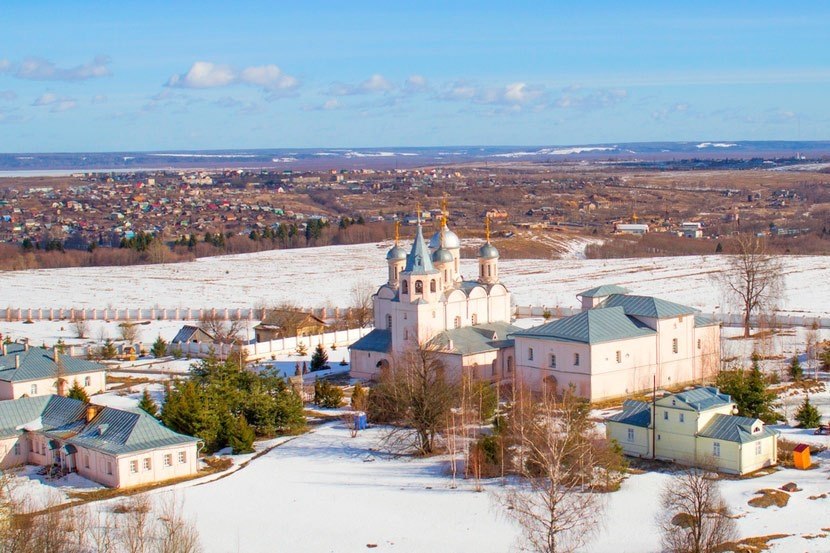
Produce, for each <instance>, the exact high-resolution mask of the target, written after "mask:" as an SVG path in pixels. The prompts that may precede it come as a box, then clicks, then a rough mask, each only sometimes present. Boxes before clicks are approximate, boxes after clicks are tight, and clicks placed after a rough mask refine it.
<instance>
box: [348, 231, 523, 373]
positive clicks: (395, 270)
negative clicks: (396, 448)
mask: <svg viewBox="0 0 830 553" xmlns="http://www.w3.org/2000/svg"><path fill="white" fill-rule="evenodd" d="M460 253H461V242H460V240H459V239H458V236H456V234H455V233H454V232H452V231H451V230H450V229H449V228H448V227H447V223H446V218H444V219H443V221H442V227H441V229H440V230H439V231H438V232H436V233H435V234H434V235H433V236H432V239H431V240H430V242H429V247H427V244H426V241H425V240H424V236H423V231H422V227H421V223H420V220H418V221H417V228H416V234H415V240H414V241H413V243H412V246H411V248H410V251H409V253H407V252H406V250H404V249H403V248H402V247H401V246H400V245H399V244H398V240H397V239H396V240H395V246H394V247H393V248H392V249H390V250H389V252H388V253H387V255H386V260H387V265H388V270H389V272H388V278H387V282H386V284H384V285H382V286H381V287H380V288H379V289H378V291H377V293H376V294H375V295H374V296H373V298H372V301H373V308H374V323H375V328H374V330H372V332H370V333H369V334H368V335H366V336H364V337H363V338H361V339H360V340H358V341H357V342H355V343H354V344H352V345H351V346H350V359H351V374H352V376H354V377H357V378H366V379H371V378H375V377H377V376H378V375H379V373H380V370H381V369H382V368H384V367H388V366H392V365H394V359H395V358H396V357H399V356H401V355H403V354H404V353H405V352H407V351H408V350H413V349H415V348H417V347H418V346H419V345H421V346H428V347H430V348H434V349H435V350H436V351H438V352H439V355H440V357H441V359H442V361H443V362H444V363H445V365H446V366H447V368H448V369H449V370H450V373H451V374H453V375H455V376H458V375H460V374H461V371H462V369H464V370H468V371H471V372H472V373H473V374H474V375H475V376H477V377H478V378H486V379H491V380H500V379H502V378H506V377H508V376H511V375H512V372H513V365H514V361H513V344H512V341H510V340H509V339H508V335H509V334H510V333H512V332H515V331H516V330H518V328H517V327H514V326H513V325H511V324H510V316H511V308H510V293H509V292H508V291H507V288H506V287H505V286H504V285H503V284H502V283H501V282H500V281H499V272H498V271H499V267H498V259H499V252H498V250H497V249H496V248H495V247H494V246H493V245H492V244H491V243H490V240H489V232H488V239H487V242H486V243H485V244H484V245H483V246H482V247H481V248H480V249H479V251H478V275H477V278H475V279H474V280H473V279H465V278H464V277H463V276H462V275H461V271H460V258H461V255H460Z"/></svg>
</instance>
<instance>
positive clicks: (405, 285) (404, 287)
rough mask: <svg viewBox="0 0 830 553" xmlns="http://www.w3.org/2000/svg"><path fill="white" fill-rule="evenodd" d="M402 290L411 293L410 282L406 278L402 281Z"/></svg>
mask: <svg viewBox="0 0 830 553" xmlns="http://www.w3.org/2000/svg"><path fill="white" fill-rule="evenodd" d="M401 291H402V292H403V293H404V294H408V293H409V282H407V281H405V280H404V281H403V282H402V283H401Z"/></svg>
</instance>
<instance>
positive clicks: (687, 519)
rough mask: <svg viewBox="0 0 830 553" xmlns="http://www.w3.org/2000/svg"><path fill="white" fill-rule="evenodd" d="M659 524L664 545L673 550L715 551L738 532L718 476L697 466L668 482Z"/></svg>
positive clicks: (679, 552)
mask: <svg viewBox="0 0 830 553" xmlns="http://www.w3.org/2000/svg"><path fill="white" fill-rule="evenodd" d="M657 523H658V524H659V526H660V532H661V537H662V541H663V546H664V548H665V549H666V550H667V551H672V552H674V553H714V552H715V551H719V549H718V546H719V545H721V544H723V543H724V542H727V541H730V540H733V539H734V538H735V536H736V534H737V529H736V525H735V521H734V520H733V519H732V518H730V513H729V508H728V507H727V505H726V503H725V502H724V500H723V498H722V497H721V495H720V490H719V487H718V482H717V475H715V474H713V473H710V472H707V471H705V470H703V469H698V468H689V469H686V470H684V471H683V472H681V473H680V474H678V475H677V476H676V477H674V478H672V480H671V481H670V482H667V483H666V484H665V486H664V487H663V490H662V492H661V494H660V513H659V514H658V518H657Z"/></svg>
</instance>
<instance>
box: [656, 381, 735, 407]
mask: <svg viewBox="0 0 830 553" xmlns="http://www.w3.org/2000/svg"><path fill="white" fill-rule="evenodd" d="M667 397H671V398H676V399H679V400H680V401H682V402H683V403H685V404H687V405H688V406H689V407H691V408H692V409H694V410H695V411H706V410H708V409H713V408H715V407H723V406H724V405H729V404H731V403H732V397H731V396H730V395H729V394H722V393H720V390H718V389H717V388H715V387H713V386H699V387H697V388H694V389H693V390H689V391H686V392H680V393H679V394H673V395H671V396H667Z"/></svg>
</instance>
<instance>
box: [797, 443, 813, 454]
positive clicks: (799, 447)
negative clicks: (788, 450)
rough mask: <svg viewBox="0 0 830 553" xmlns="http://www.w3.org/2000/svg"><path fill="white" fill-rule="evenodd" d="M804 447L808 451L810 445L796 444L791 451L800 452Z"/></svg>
mask: <svg viewBox="0 0 830 553" xmlns="http://www.w3.org/2000/svg"><path fill="white" fill-rule="evenodd" d="M805 449H806V450H808V451H809V450H810V446H808V445H807V444H798V445H797V446H795V449H793V453H801V452H802V451H804V450H805Z"/></svg>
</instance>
